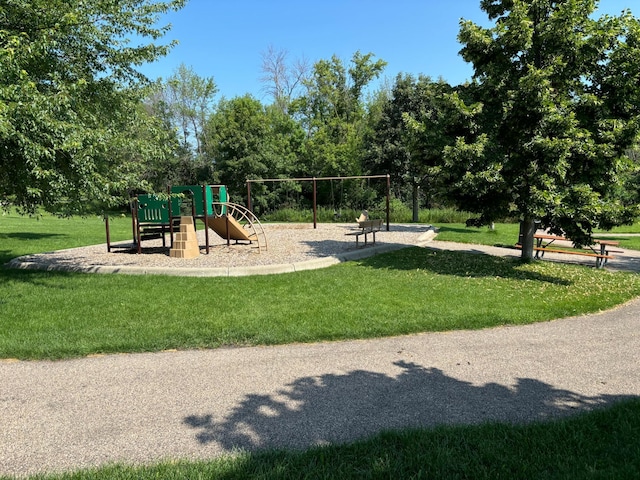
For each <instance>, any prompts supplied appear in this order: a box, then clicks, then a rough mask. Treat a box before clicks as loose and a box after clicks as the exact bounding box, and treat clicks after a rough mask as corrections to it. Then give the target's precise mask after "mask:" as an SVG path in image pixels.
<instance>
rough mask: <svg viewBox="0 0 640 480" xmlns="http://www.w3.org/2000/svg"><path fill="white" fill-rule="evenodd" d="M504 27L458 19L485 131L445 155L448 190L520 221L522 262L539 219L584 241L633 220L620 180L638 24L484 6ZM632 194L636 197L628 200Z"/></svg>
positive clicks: (520, 2)
mask: <svg viewBox="0 0 640 480" xmlns="http://www.w3.org/2000/svg"><path fill="white" fill-rule="evenodd" d="M481 7H482V9H483V10H484V11H485V12H486V13H487V14H488V16H489V18H490V19H491V20H493V21H495V24H494V26H493V27H491V28H483V27H481V26H478V25H475V24H473V23H472V22H470V21H463V22H462V23H461V31H460V34H459V39H460V41H461V43H462V44H463V48H462V50H461V54H462V56H463V58H464V59H465V60H466V61H468V62H471V63H472V64H473V67H474V70H475V73H474V84H473V85H472V86H471V87H470V88H472V89H475V94H476V95H477V99H478V100H480V101H481V102H482V104H483V107H482V113H481V114H480V115H479V117H478V123H479V124H481V125H483V127H484V133H483V134H482V135H479V136H478V137H477V138H476V139H475V140H473V141H468V140H465V139H459V140H458V142H457V143H456V145H455V146H454V147H450V148H448V150H447V158H448V171H449V172H450V173H451V192H452V193H453V194H454V195H455V196H456V198H457V199H458V201H459V202H460V204H461V206H462V207H464V208H467V209H469V210H472V211H477V212H480V213H482V214H483V215H484V216H485V218H488V219H491V218H497V217H501V216H506V215H513V216H518V217H519V218H520V220H521V222H522V223H521V225H522V232H523V235H524V236H523V250H522V255H523V258H525V259H528V258H531V257H532V254H533V233H534V225H535V223H534V220H535V219H540V220H541V221H542V222H543V224H544V225H545V226H546V227H549V228H550V229H551V230H552V231H553V232H557V233H564V234H566V235H568V236H569V238H571V239H572V240H573V241H574V242H575V243H576V244H578V245H581V244H582V245H584V244H589V243H591V241H592V238H591V234H592V232H593V230H594V229H595V228H609V227H611V226H614V225H617V224H622V223H625V222H629V221H631V219H632V217H633V216H634V215H635V214H636V213H637V205H635V204H629V203H625V201H624V198H623V197H621V196H620V195H619V194H620V191H621V190H623V189H624V188H621V182H622V181H623V179H624V178H627V177H628V170H629V168H630V167H632V165H631V163H630V160H629V159H628V158H627V157H626V156H625V152H627V151H628V149H629V148H630V147H632V146H633V145H635V144H636V142H637V140H638V131H639V120H638V119H639V117H638V115H639V113H640V25H639V23H638V20H637V19H636V18H634V17H633V16H632V15H631V14H630V13H628V12H626V13H623V14H622V15H621V16H619V17H610V16H603V17H601V18H598V19H597V18H594V12H596V7H597V2H596V1H595V0H526V1H524V0H483V1H482V2H481ZM627 198H628V197H627Z"/></svg>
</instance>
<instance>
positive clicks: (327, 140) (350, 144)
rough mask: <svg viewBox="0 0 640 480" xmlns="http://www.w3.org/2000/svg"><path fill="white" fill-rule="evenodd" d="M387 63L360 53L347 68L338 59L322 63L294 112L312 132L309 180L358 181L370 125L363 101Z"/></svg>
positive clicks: (307, 155)
mask: <svg viewBox="0 0 640 480" xmlns="http://www.w3.org/2000/svg"><path fill="white" fill-rule="evenodd" d="M385 65H386V62H384V61H382V60H377V61H374V59H373V54H371V53H368V54H366V55H363V54H361V53H360V52H356V53H355V54H354V55H353V57H352V59H351V66H350V67H349V68H347V67H345V65H344V64H343V62H342V60H340V59H339V58H338V57H336V56H335V55H334V56H333V57H332V58H331V60H329V61H327V60H320V61H318V62H316V64H315V65H314V67H313V74H312V76H311V78H310V79H309V80H307V81H306V82H305V87H306V92H305V95H303V96H302V97H300V98H298V99H297V100H296V102H294V105H293V106H292V110H293V113H294V116H295V117H296V118H298V119H299V120H300V122H301V124H302V126H303V128H304V129H305V131H306V132H307V136H308V140H307V143H306V146H305V159H304V162H305V170H306V171H305V175H309V176H327V175H354V174H359V173H360V171H361V158H362V138H363V133H364V129H365V127H366V122H365V115H364V114H365V106H364V101H363V95H364V92H365V89H366V87H367V86H368V85H369V84H370V83H371V82H372V81H373V80H374V79H376V78H377V77H378V76H379V75H380V74H381V72H382V70H383V69H384V67H385Z"/></svg>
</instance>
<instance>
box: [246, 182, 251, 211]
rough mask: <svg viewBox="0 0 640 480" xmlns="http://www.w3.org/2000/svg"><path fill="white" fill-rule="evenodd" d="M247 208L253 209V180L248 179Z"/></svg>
mask: <svg viewBox="0 0 640 480" xmlns="http://www.w3.org/2000/svg"><path fill="white" fill-rule="evenodd" d="M247 208H248V209H249V210H251V181H249V180H247Z"/></svg>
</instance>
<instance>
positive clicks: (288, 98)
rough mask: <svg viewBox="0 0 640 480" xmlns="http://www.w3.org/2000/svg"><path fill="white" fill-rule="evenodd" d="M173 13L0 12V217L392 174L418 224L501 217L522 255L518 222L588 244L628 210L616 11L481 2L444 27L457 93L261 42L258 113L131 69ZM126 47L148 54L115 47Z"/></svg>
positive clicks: (47, 4)
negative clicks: (451, 35) (440, 208)
mask: <svg viewBox="0 0 640 480" xmlns="http://www.w3.org/2000/svg"><path fill="white" fill-rule="evenodd" d="M183 3H184V2H183V0H171V1H151V0H143V1H140V0H122V1H120V2H101V1H98V0H90V1H87V0H82V1H81V0H67V1H65V2H62V1H60V2H58V1H53V2H52V1H51V0H5V2H3V4H2V5H0V48H1V50H0V71H2V73H3V75H2V78H0V155H1V157H0V161H1V162H2V165H1V166H2V168H1V170H0V196H1V197H2V200H3V202H4V204H5V205H9V204H11V205H14V206H16V207H17V208H19V209H20V210H21V211H23V212H25V213H28V212H33V211H35V210H36V209H37V208H41V207H44V208H46V209H48V210H51V211H54V212H57V213H76V212H84V211H87V210H88V209H95V208H109V207H111V206H115V205H119V204H122V202H123V200H125V201H126V199H127V198H128V196H129V195H130V194H131V193H132V192H142V191H163V190H164V189H165V188H166V185H167V184H200V183H221V184H226V185H227V186H228V187H229V190H230V192H231V195H232V197H233V200H234V201H237V202H239V203H242V202H243V201H244V200H245V198H244V197H245V196H246V187H245V182H246V180H247V179H260V178H291V177H322V176H354V175H365V174H380V173H389V174H390V175H391V178H392V189H393V194H394V196H396V197H397V198H399V199H401V200H403V201H406V202H411V203H412V205H413V207H414V212H415V217H416V219H417V210H418V208H420V207H421V206H434V205H446V206H456V207H458V208H460V209H464V210H466V211H470V212H473V213H475V214H477V215H478V216H479V218H480V219H481V221H483V222H486V223H489V222H491V221H494V220H497V219H501V218H514V219H517V220H518V221H520V222H521V226H522V230H523V232H524V233H525V244H524V245H523V247H524V248H523V256H524V257H525V258H529V257H530V256H531V253H532V246H533V245H532V242H533V238H532V235H533V229H534V225H535V224H536V223H535V222H542V224H544V225H545V226H546V227H548V228H550V229H551V230H552V231H554V232H557V233H560V232H562V233H563V234H566V235H568V236H569V237H570V238H572V239H573V240H574V241H575V242H576V243H578V244H586V243H590V242H591V234H592V233H593V230H594V229H596V228H605V229H606V228H610V227H613V226H615V225H620V224H624V223H629V222H632V221H634V219H635V218H636V217H637V216H638V214H639V213H640V212H639V210H638V207H639V203H640V200H639V197H638V184H639V182H640V175H639V164H638V153H637V152H638V148H637V146H638V138H639V132H640V111H639V109H640V22H639V20H638V19H637V18H635V17H634V16H633V15H632V14H631V12H629V11H626V12H622V13H621V14H620V15H619V16H615V17H614V16H601V17H599V18H596V17H595V16H594V13H595V12H596V9H597V5H598V2H597V1H595V0H557V1H549V0H529V1H524V0H482V1H481V2H480V4H481V8H482V9H483V11H484V12H486V14H487V16H488V18H489V19H490V20H491V21H492V26H491V27H489V28H484V27H481V26H478V25H476V24H474V23H473V22H470V21H461V24H460V32H459V35H458V40H459V42H460V44H461V51H460V53H461V55H462V57H463V58H464V59H465V60H466V61H467V62H469V63H471V64H472V66H473V69H474V75H473V79H472V80H471V81H470V82H468V83H465V84H463V85H449V84H448V83H446V82H445V81H444V80H441V79H437V80H434V79H431V78H429V77H425V76H422V75H417V76H414V75H412V74H409V73H403V74H400V75H398V76H397V77H396V78H395V79H393V80H391V81H387V82H385V83H384V84H383V85H382V86H381V87H377V88H373V84H374V81H375V80H377V79H379V78H380V77H381V75H382V74H383V73H384V68H385V65H386V63H385V62H384V60H381V59H377V58H376V57H375V55H374V54H373V53H366V54H365V53H362V52H360V51H358V52H355V53H354V54H353V56H352V58H351V59H349V61H348V62H345V61H344V60H342V59H340V58H338V57H336V56H333V57H331V58H330V59H323V60H319V61H316V62H315V63H313V64H309V63H308V62H305V61H300V60H294V61H290V59H289V58H288V56H287V53H286V51H278V50H275V49H273V48H269V49H268V50H267V51H266V52H265V53H263V64H262V72H263V77H262V80H263V85H264V92H265V94H266V97H265V98H267V99H268V101H267V102H263V101H260V100H258V99H257V98H255V97H254V96H252V95H245V96H241V97H235V98H231V99H227V98H225V97H224V96H221V97H219V96H218V95H219V93H220V92H219V91H218V88H217V86H216V84H215V79H214V78H203V77H201V76H199V75H198V74H197V73H196V72H194V71H193V70H192V69H191V68H189V67H188V66H185V65H182V66H180V67H179V68H178V70H176V71H175V72H173V74H172V75H171V76H170V77H168V78H167V79H164V80H162V79H159V80H157V81H150V80H149V79H146V78H144V76H142V75H141V74H140V73H139V72H138V70H137V69H136V66H137V65H140V64H141V63H144V62H147V61H153V60H154V59H157V58H158V57H159V56H162V55H164V54H166V52H167V51H168V49H170V48H171V46H172V44H171V43H169V44H166V45H162V44H160V40H159V39H160V38H162V36H163V35H164V34H165V33H166V32H167V29H168V28H167V27H164V28H162V27H160V28H158V27H156V25H157V21H158V19H159V18H160V15H161V14H163V13H165V12H167V11H169V10H171V9H179V8H181V7H182V6H183ZM132 35H136V36H138V37H139V38H146V39H147V40H148V43H146V44H145V43H142V44H141V45H138V46H131V43H130V38H131V36H132ZM422 48H428V46H423V47H422ZM337 188H338V187H337V186H336V187H334V185H333V184H331V185H329V186H324V187H322V189H323V190H322V191H321V192H320V195H321V196H322V199H323V200H324V201H325V202H327V203H328V202H331V203H334V204H335V203H336V202H337V201H339V202H341V204H344V205H345V206H361V205H366V204H368V203H370V202H374V201H375V198H376V195H379V192H376V188H375V185H362V184H358V185H356V184H355V183H351V184H344V185H341V186H340V187H339V188H340V193H339V195H338V193H337ZM304 189H305V186H304V185H303V184H300V183H296V182H283V183H281V184H275V185H270V186H269V188H267V187H266V186H263V187H261V188H257V189H256V191H253V192H252V203H253V204H254V207H255V208H256V209H258V210H259V211H266V210H269V209H273V208H277V207H278V206H279V205H281V204H282V203H283V202H284V201H285V199H287V200H286V201H291V202H298V203H300V202H304V201H305V199H307V198H308V192H306V191H305V190H304ZM345 190H346V191H345ZM291 199H293V200H291ZM337 199H338V200H337Z"/></svg>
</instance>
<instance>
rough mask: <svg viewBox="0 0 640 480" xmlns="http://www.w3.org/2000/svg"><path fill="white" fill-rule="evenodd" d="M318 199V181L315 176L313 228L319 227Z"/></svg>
mask: <svg viewBox="0 0 640 480" xmlns="http://www.w3.org/2000/svg"><path fill="white" fill-rule="evenodd" d="M317 200H318V188H317V182H316V177H313V228H317V227H318V206H317Z"/></svg>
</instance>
